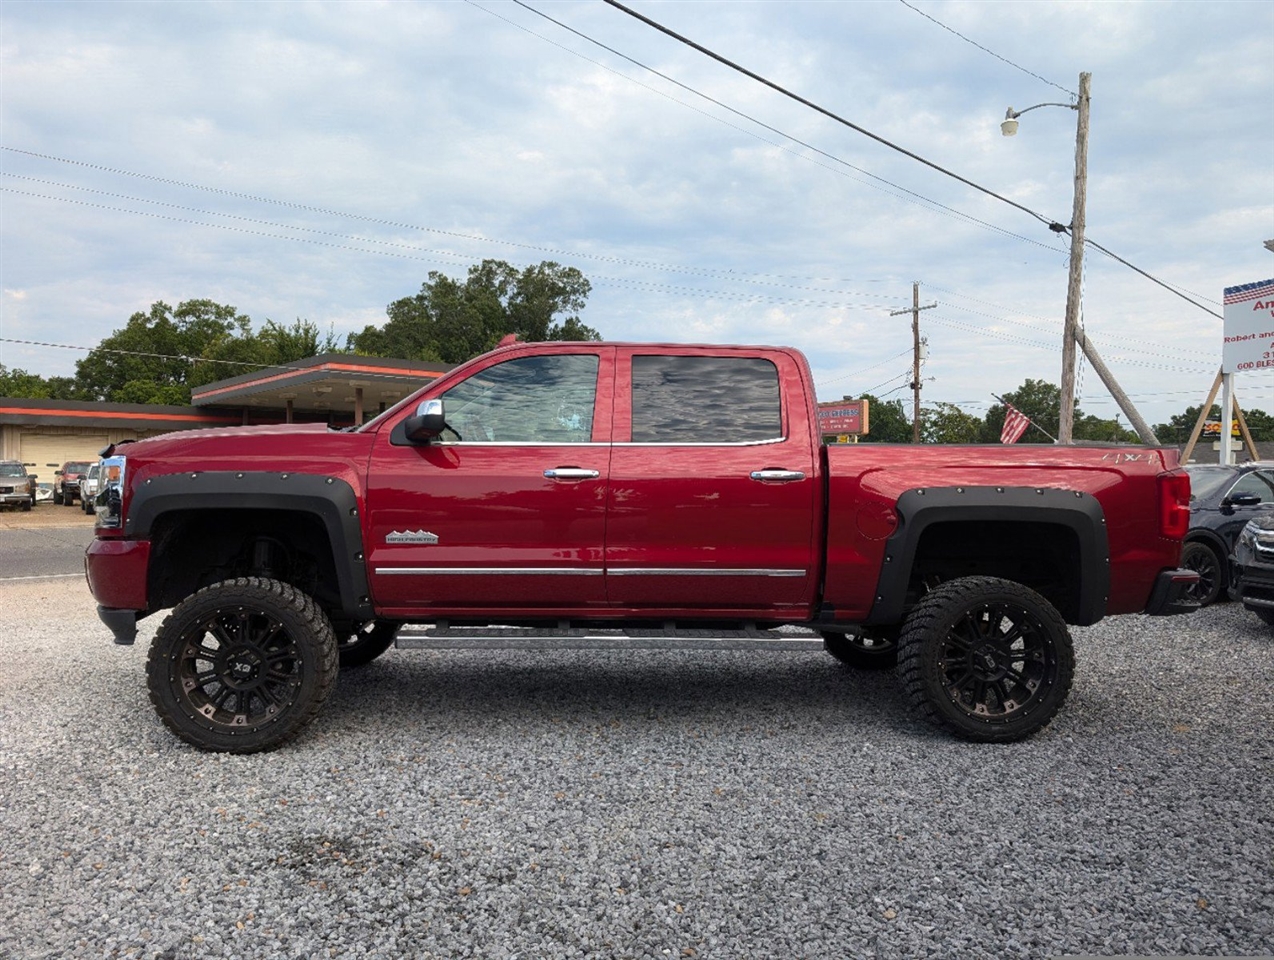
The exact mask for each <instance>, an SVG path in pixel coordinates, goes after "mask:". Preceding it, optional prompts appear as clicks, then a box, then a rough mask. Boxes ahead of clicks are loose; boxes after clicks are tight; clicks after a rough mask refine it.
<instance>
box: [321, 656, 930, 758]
mask: <svg viewBox="0 0 1274 960" xmlns="http://www.w3.org/2000/svg"><path fill="white" fill-rule="evenodd" d="M387 715H392V717H393V718H394V721H395V728H396V730H398V731H399V732H402V733H406V735H408V736H413V735H419V736H424V737H435V736H438V735H439V734H440V733H445V732H448V731H450V732H453V733H454V732H455V731H457V730H463V729H466V728H467V727H469V726H470V725H472V724H478V725H480V726H482V727H483V728H484V729H490V728H491V727H492V726H493V725H500V726H502V725H511V726H515V727H523V728H525V727H536V726H539V725H541V724H554V725H560V724H565V725H567V726H570V725H588V726H593V725H596V724H598V723H613V722H616V721H618V722H619V723H625V724H628V723H636V724H643V723H650V722H653V721H669V720H671V721H675V722H678V723H681V724H691V725H699V724H702V725H713V726H716V725H724V726H731V725H736V726H740V727H741V726H746V725H752V726H772V725H779V726H788V725H793V726H805V725H809V724H818V725H819V726H820V727H821V729H822V730H823V732H824V735H825V734H826V729H827V725H828V724H832V725H839V724H846V725H849V726H854V727H857V726H862V725H878V724H885V725H887V726H889V727H892V728H897V729H902V728H910V729H913V730H914V729H916V727H915V725H914V723H913V721H912V720H911V718H910V716H909V715H908V713H907V711H906V709H905V705H904V703H903V701H902V699H901V696H900V691H899V688H898V683H897V680H896V679H895V678H894V675H893V673H892V672H890V671H881V672H868V671H854V670H850V669H848V668H846V667H844V666H842V665H841V664H839V663H837V662H836V661H835V660H833V659H832V658H831V657H829V656H827V655H826V654H823V653H821V652H820V653H804V652H802V653H773V652H767V653H761V654H755V653H700V652H684V653H683V652H666V651H659V652H653V651H645V650H638V651H605V652H597V653H593V652H587V651H585V652H580V651H552V652H543V653H537V652H529V653H528V652H524V651H520V652H500V653H493V652H491V651H480V652H478V651H475V652H469V651H442V652H438V651H428V652H426V651H390V653H388V654H386V655H385V656H384V657H382V658H381V659H380V660H378V661H376V662H375V663H372V664H369V665H368V666H366V667H361V668H356V669H350V670H345V671H342V673H341V676H340V680H339V682H338V684H337V688H336V691H335V692H334V693H333V695H332V697H331V699H329V701H328V703H327V704H326V705H325V707H324V709H323V713H322V714H321V716H320V719H319V721H318V723H320V724H323V725H325V726H327V725H333V726H336V727H340V728H343V729H349V728H358V727H361V726H363V725H364V722H365V721H367V722H372V721H374V723H375V724H378V725H380V726H381V727H382V729H383V723H384V719H385V717H386V716H387Z"/></svg>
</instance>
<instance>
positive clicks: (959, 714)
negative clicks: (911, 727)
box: [898, 577, 1075, 743]
mask: <svg viewBox="0 0 1274 960" xmlns="http://www.w3.org/2000/svg"><path fill="white" fill-rule="evenodd" d="M898 675H899V678H900V680H901V682H902V686H903V691H904V693H905V695H906V697H907V698H908V699H909V700H910V702H911V706H912V709H913V711H914V712H915V713H916V715H917V716H919V717H922V718H923V719H925V720H928V721H930V722H932V723H935V724H937V725H938V726H940V727H942V728H944V729H946V730H947V731H949V732H950V733H953V734H955V735H956V736H957V737H960V738H961V739H964V740H974V741H978V742H981V743H1007V742H1010V741H1014V740H1023V739H1025V738H1026V737H1029V736H1031V735H1032V734H1034V733H1036V732H1037V731H1039V730H1040V729H1041V728H1043V727H1044V726H1045V725H1046V724H1048V722H1049V721H1050V720H1052V719H1053V717H1054V715H1055V714H1056V713H1057V711H1058V710H1059V709H1061V706H1062V704H1063V703H1065V701H1066V696H1067V694H1068V693H1069V692H1070V688H1071V681H1072V679H1073V678H1074V675H1075V652H1074V646H1073V644H1072V642H1071V636H1070V633H1069V631H1068V630H1067V629H1066V623H1065V621H1063V620H1062V617H1061V615H1060V614H1059V613H1058V612H1057V611H1056V610H1055V609H1054V608H1053V606H1052V604H1050V603H1049V602H1048V601H1047V600H1045V599H1044V598H1043V597H1041V596H1040V595H1039V594H1038V593H1036V592H1035V591H1034V590H1031V589H1029V588H1028V587H1024V586H1022V585H1021V584H1020V583H1014V582H1013V581H1011V580H1001V579H999V578H997V577H964V578H962V579H959V580H950V581H948V582H946V583H943V584H940V585H939V586H937V587H935V588H934V589H933V590H931V591H930V592H929V593H928V594H926V595H925V597H924V599H922V600H921V601H920V603H918V604H917V605H916V606H915V608H914V609H913V610H912V611H911V613H910V614H908V616H907V620H906V622H905V623H904V624H903V629H902V634H901V636H900V637H899V638H898Z"/></svg>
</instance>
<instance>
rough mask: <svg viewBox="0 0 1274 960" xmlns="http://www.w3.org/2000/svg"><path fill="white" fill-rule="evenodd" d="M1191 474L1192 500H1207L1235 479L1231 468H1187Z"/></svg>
mask: <svg viewBox="0 0 1274 960" xmlns="http://www.w3.org/2000/svg"><path fill="white" fill-rule="evenodd" d="M1186 473H1188V474H1190V499H1191V500H1207V499H1208V498H1209V497H1211V496H1212V495H1213V494H1214V493H1217V492H1218V491H1219V490H1220V489H1221V488H1222V487H1224V486H1225V485H1226V484H1228V483H1229V482H1230V481H1232V480H1233V479H1234V478H1235V473H1234V471H1233V470H1231V469H1230V468H1229V467H1208V466H1193V467H1186Z"/></svg>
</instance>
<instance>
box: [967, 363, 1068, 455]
mask: <svg viewBox="0 0 1274 960" xmlns="http://www.w3.org/2000/svg"><path fill="white" fill-rule="evenodd" d="M1004 399H1005V400H1006V401H1008V402H1009V403H1011V404H1013V406H1014V407H1016V408H1017V409H1018V410H1020V411H1022V413H1024V414H1026V415H1027V416H1028V417H1030V418H1031V423H1033V424H1035V425H1036V426H1037V427H1039V428H1040V429H1035V428H1034V427H1027V428H1026V433H1024V434H1022V439H1021V440H1019V441H1018V442H1019V443H1052V442H1053V439H1052V437H1049V436H1046V435H1045V434H1044V432H1043V431H1048V433H1050V434H1052V435H1053V437H1056V436H1057V421H1058V419H1059V416H1058V411H1060V410H1061V409H1062V391H1061V388H1059V387H1058V386H1057V385H1056V384H1052V383H1049V382H1048V381H1046V380H1029V379H1028V380H1026V381H1025V382H1024V383H1023V384H1022V385H1021V386H1020V387H1018V388H1017V389H1016V390H1013V391H1011V392H1009V393H1006V394H1004ZM1004 414H1005V408H1004V406H1003V405H1002V404H996V405H995V406H994V407H992V408H991V409H990V410H988V411H987V412H986V416H985V417H984V418H983V421H982V442H983V443H999V442H1000V431H1001V430H1002V429H1003V428H1004ZM1082 417H1083V415H1082V413H1081V412H1080V409H1079V408H1078V407H1076V408H1075V420H1076V422H1079V421H1080V420H1081V419H1082Z"/></svg>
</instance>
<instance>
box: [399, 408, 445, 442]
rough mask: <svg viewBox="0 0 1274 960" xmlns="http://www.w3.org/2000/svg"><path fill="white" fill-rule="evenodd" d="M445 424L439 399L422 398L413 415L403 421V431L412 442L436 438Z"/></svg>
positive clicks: (428, 440)
mask: <svg viewBox="0 0 1274 960" xmlns="http://www.w3.org/2000/svg"><path fill="white" fill-rule="evenodd" d="M446 425H447V417H446V413H445V412H444V410H443V404H442V401H441V400H422V401H421V402H420V406H418V407H417V408H416V413H415V415H414V416H410V417H408V418H407V419H406V420H404V421H403V433H404V434H405V435H406V437H407V439H408V440H410V441H411V442H412V443H429V442H430V441H431V440H436V439H437V438H438V435H439V434H440V433H442V431H443V428H444V427H446Z"/></svg>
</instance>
